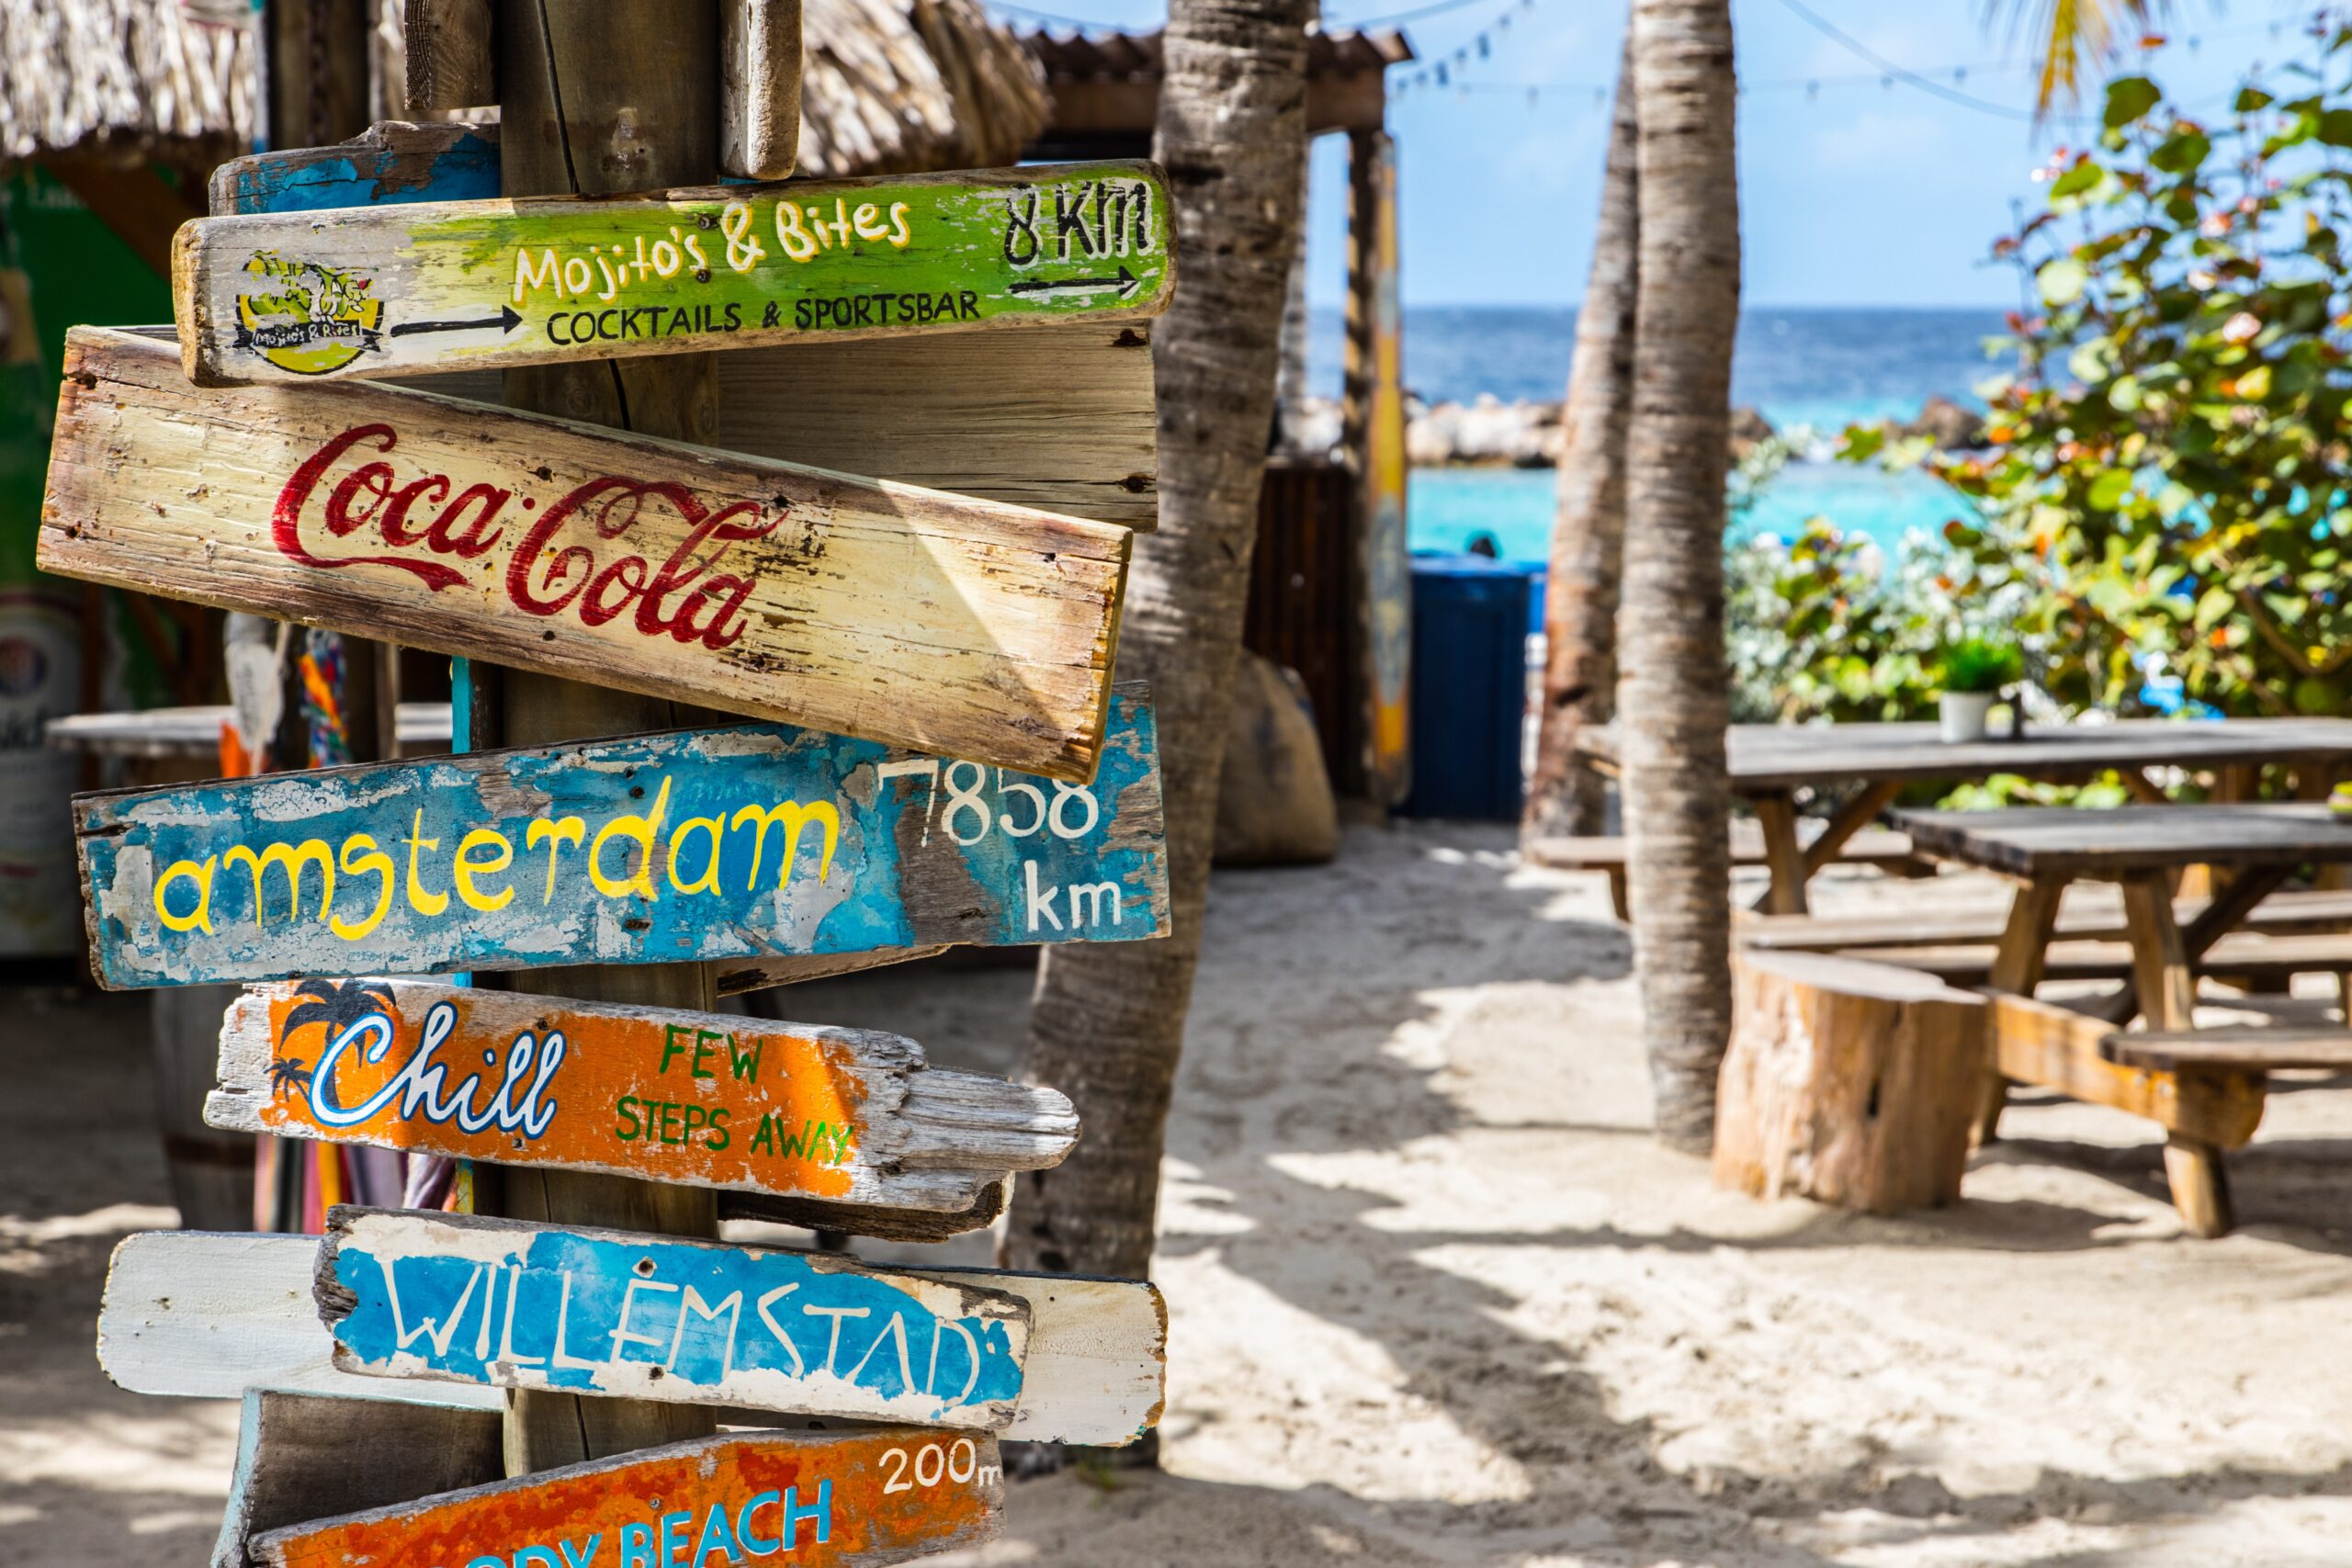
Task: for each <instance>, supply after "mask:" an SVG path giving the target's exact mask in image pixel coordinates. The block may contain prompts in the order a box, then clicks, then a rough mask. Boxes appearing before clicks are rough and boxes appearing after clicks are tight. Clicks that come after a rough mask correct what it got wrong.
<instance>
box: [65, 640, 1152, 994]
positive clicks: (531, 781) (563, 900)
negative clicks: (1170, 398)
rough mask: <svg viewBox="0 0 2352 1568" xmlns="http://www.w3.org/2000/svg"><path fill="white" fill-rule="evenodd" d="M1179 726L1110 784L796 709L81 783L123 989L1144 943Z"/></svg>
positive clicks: (112, 982)
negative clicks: (803, 720)
mask: <svg viewBox="0 0 2352 1568" xmlns="http://www.w3.org/2000/svg"><path fill="white" fill-rule="evenodd" d="M1158 744H1159V743H1158V739H1157V735H1156V732H1155V730H1154V728H1153V725H1152V716H1151V705H1150V699H1149V697H1148V695H1147V694H1145V692H1144V690H1143V689H1142V688H1141V687H1139V686H1128V687H1121V688H1119V689H1117V691H1116V692H1115V693H1114V696H1113V698H1112V704H1111V716H1110V737H1109V739H1108V741H1107V743H1106V744H1105V746H1104V749H1103V763H1102V768H1101V770H1100V772H1099V773H1097V774H1096V776H1095V780H1094V783H1093V784H1091V785H1079V784H1058V783H1056V782H1054V781H1052V780H1048V779H1041V778H1033V777H1029V776H1026V775H1023V774H1018V773H1009V772H1007V771H1005V770H1003V769H1000V768H990V767H984V766H982V765H981V764H979V763H978V762H970V761H948V760H946V759H944V758H939V757H931V756H923V755H920V754H917V753H912V752H907V751H901V750H891V749H890V748H888V747H885V746H883V745H881V744H879V743H877V742H874V741H867V740H855V739H848V738H845V737H842V736H837V735H823V734H819V733H817V732H815V731H813V730H805V729H796V728H790V727H788V726H783V725H746V726H742V727H739V728H728V729H718V730H700V731H684V730H682V731H676V732H673V733H668V734H662V735H650V736H637V737H632V738H629V739H619V740H603V741H588V742H582V743H580V744H576V745H569V746H561V747H555V748H549V749H545V750H540V749H532V750H507V751H480V752H472V753H469V754H467V755H464V756H457V757H435V758H424V759H416V760H413V761H401V762H387V763H378V764H370V765H368V766H364V767H356V768H336V769H330V770H324V771H321V772H314V773H285V774H277V775H265V776H263V777H260V778H254V779H238V780H225V781H221V782H220V783H215V784H195V785H187V786H181V787H178V788H174V789H169V790H162V791H114V792H109V793H106V794H99V795H81V796H77V797H76V798H75V801H74V822H75V832H76V837H77V840H78V847H79V849H80V852H81V859H82V873H83V880H84V886H85V892H86V895H87V898H88V908H87V918H88V923H89V930H90V946H91V951H92V952H93V953H96V955H97V971H98V976H99V979H100V981H101V982H102V983H103V984H105V985H107V986H108V987H117V988H119V987H142V986H172V985H183V984H187V983H190V982H198V981H205V982H209V981H220V980H274V979H285V978H291V977H296V976H336V975H441V974H448V973H452V972H455V971H458V970H465V969H519V968H526V967H530V966H533V965H537V964H659V963H669V962H683V961H689V960H691V961H707V960H720V959H739V958H765V957H785V956H794V955H803V954H851V953H871V952H877V951H884V950H889V949H897V948H908V947H922V946H926V945H931V944H936V943H956V942H977V943H986V944H1007V943H1024V942H1072V941H1079V942H1105V941H1107V942H1125V941H1130V940H1135V939H1138V938H1144V937H1153V936H1159V935H1161V934H1163V933H1164V932H1165V931H1167V929H1168V878H1167V869H1166V850H1165V846H1164V844H1163V841H1162V839H1161V829H1160V805H1159V750H1158Z"/></svg>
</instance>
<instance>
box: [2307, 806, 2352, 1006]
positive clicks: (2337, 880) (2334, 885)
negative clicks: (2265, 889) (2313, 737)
mask: <svg viewBox="0 0 2352 1568" xmlns="http://www.w3.org/2000/svg"><path fill="white" fill-rule="evenodd" d="M2336 777H2337V771H2336V768H2335V764H2334V763H2333V762H2324V761H2317V760H2313V761H2308V762H2298V763H2296V764H2295V798H2296V799H2298V800H2315V801H2324V800H2325V799H2326V798H2327V797H2328V796H2329V795H2331V794H2332V793H2334V791H2335V780H2336ZM2346 869H2347V868H2346V866H2345V865H2343V864H2342V863H2340V862H2334V861H2331V862H2329V863H2327V864H2325V865H2323V866H2320V867H2318V868H2316V869H2315V870H2314V871H2313V872H2312V886H2313V887H2315V888H2324V889H2327V890H2330V891H2334V890H2336V889H2340V888H2342V887H2343V886H2345V873H2346ZM2334 978H2335V1008H2336V1011H2337V1012H2339V1013H2341V1014H2342V1015H2343V1017H2344V1020H2345V1021H2346V1022H2347V1023H2352V971H2346V970H2342V969H2338V970H2337V971H2336V972H2335V976H2334Z"/></svg>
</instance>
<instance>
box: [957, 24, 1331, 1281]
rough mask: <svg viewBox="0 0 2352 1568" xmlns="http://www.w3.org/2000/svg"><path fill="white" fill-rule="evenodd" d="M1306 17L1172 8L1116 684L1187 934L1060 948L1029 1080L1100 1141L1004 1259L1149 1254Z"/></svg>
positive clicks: (1024, 1215) (1125, 1269) (1087, 1144)
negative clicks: (1155, 459)
mask: <svg viewBox="0 0 2352 1568" xmlns="http://www.w3.org/2000/svg"><path fill="white" fill-rule="evenodd" d="M1309 5H1310V0H1175V4H1174V5H1173V6H1172V7H1171V8H1170V16H1169V22H1168V33H1167V45H1166V58H1167V78H1166V82H1165V85H1163V86H1162V87H1161V89H1160V99H1159V146H1158V149H1157V153H1158V156H1159V161H1160V163H1162V164H1165V165H1166V166H1167V170H1168V187H1169V191H1170V195H1171V197H1172V198H1173V200H1174V202H1175V209H1176V210H1175V218H1176V236H1177V239H1176V243H1177V257H1178V275H1177V276H1178V279H1179V281H1178V283H1177V288H1176V297H1175V300H1174V302H1173V303H1172V304H1171V305H1170V307H1169V310H1168V313H1167V314H1166V315H1164V316H1162V317H1161V318H1160V319H1159V321H1157V322H1156V323H1154V330H1153V333H1152V347H1153V354H1152V364H1153V368H1154V370H1155V371H1156V373H1157V377H1156V378H1157V381H1158V396H1159V532H1157V533H1154V534H1148V535H1144V536H1141V537H1139V538H1138V539H1137V540H1136V552H1135V560H1134V564H1133V566H1132V567H1131V568H1130V570H1129V572H1128V579H1127V600H1126V609H1125V627H1124V630H1123V631H1122V633H1121V640H1120V649H1119V674H1120V675H1121V677H1122V678H1125V679H1133V678H1136V677H1137V676H1140V677H1142V678H1143V679H1145V680H1148V681H1149V682H1151V690H1152V697H1153V701H1154V705H1155V706H1156V707H1157V710H1158V714H1159V759H1160V777H1161V793H1162V797H1163V799H1164V801H1165V804H1166V814H1167V836H1168V870H1169V892H1170V904H1171V909H1172V914H1173V922H1172V924H1173V931H1172V933H1171V934H1170V935H1169V936H1166V937H1164V938H1161V939H1160V940H1159V941H1157V942H1106V943H1103V944H1100V945H1088V944H1085V943H1075V944H1072V945H1070V946H1068V947H1057V948H1048V949H1046V956H1045V958H1044V960H1043V962H1042V964H1041V966H1040V968H1039V971H1038V976H1037V995H1036V1001H1035V1009H1034V1010H1033V1012H1032V1014H1031V1019H1030V1034H1029V1061H1028V1072H1029V1076H1030V1077H1031V1078H1032V1080H1033V1081H1035V1082H1038V1083H1048V1084H1052V1085H1053V1086H1054V1087H1056V1088H1057V1089H1060V1090H1062V1092H1064V1093H1065V1094H1067V1095H1069V1097H1070V1099H1071V1100H1073V1101H1075V1102H1076V1104H1077V1106H1078V1111H1079V1115H1080V1117H1081V1118H1083V1120H1084V1122H1085V1124H1086V1134H1085V1136H1084V1137H1083V1138H1082V1139H1081V1140H1080V1143H1079V1146H1078V1151H1077V1153H1075V1154H1074V1155H1072V1156H1070V1158H1069V1160H1068V1161H1066V1162H1065V1163H1064V1164H1062V1165H1061V1166H1060V1167H1058V1168H1056V1169H1053V1170H1050V1171H1038V1172H1036V1173H1035V1174H1034V1175H1027V1176H1023V1178H1022V1179H1021V1180H1020V1182H1019V1184H1018V1185H1017V1186H1016V1188H1015V1190H1014V1193H1013V1201H1012V1213H1011V1214H1010V1216H1009V1218H1008V1220H1007V1225H1006V1231H1005V1235H1004V1239H1003V1242H1002V1245H1001V1247H1000V1249H999V1250H1000V1252H1001V1255H1002V1257H1003V1258H1004V1260H1005V1262H1006V1263H1007V1265H1008V1266H1009V1267H1012V1268H1016V1269H1043V1270H1047V1271H1051V1272H1083V1273H1091V1274H1112V1275H1118V1276H1121V1277H1125V1278H1129V1279H1135V1278H1140V1277H1142V1276H1143V1274H1144V1273H1145V1272H1146V1271H1147V1270H1148V1268H1149V1266H1150V1263H1151V1252H1152V1243H1153V1238H1154V1235H1155V1233H1156V1230H1157V1225H1158V1218H1159V1156H1160V1145H1161V1139H1162V1135H1163V1133H1164V1131H1165V1126H1166V1122H1167V1119H1168V1102H1169V1098H1170V1093H1171V1091H1172V1089H1173V1087H1174V1083H1175V1076H1176V1058H1177V1054H1178V1052H1179V1051H1180V1050H1181V1049H1182V1045H1183V1039H1184V1013H1185V1009H1186V1008H1187V1006H1188V1005H1189V1004H1190V1002H1191V999H1192V990H1193V966H1194V964H1196V962H1197V961H1198V959H1199V957H1200V947H1201V914H1202V908H1203V906H1204V904H1205V903H1206V902H1207V897H1208V876H1209V850H1210V842H1211V839H1212V836H1213V832H1214V829H1215V824H1216V788H1217V775H1218V772H1219V770H1220V768H1221V767H1222V765H1223V760H1224V750H1225V728H1226V715H1227V708H1228V706H1229V705H1230V703H1231V697H1232V685H1233V670H1234V663H1235V659H1236V656H1237V654H1238V651H1239V649H1240V644H1241V620H1242V605H1243V594H1244V592H1245V590H1246V589H1247V587H1248V583H1249V573H1250V550H1251V547H1252V546H1253V543H1254V541H1255V538H1256V535H1257V527H1258V487H1259V482H1260V480H1261V477H1262V474H1263V470H1264V468H1265V454H1266V431H1267V422H1268V420H1269V419H1270V418H1271V417H1272V410H1273V399H1274V375H1275V369H1276V366H1277V363H1278V360H1279V357H1280V339H1281V329H1282V312H1283V284H1284V282H1285V280H1286V279H1287V277H1288V276H1289V272H1290V258H1291V253H1292V250H1293V249H1294V248H1295V246H1296V244H1297V243H1298V233H1299V227H1300V212H1299V192H1300V185H1301V181H1300V169H1301V165H1302V164H1303V162H1304V160H1305V158H1306V115H1305V105H1306V86H1305V83H1306V17H1307V16H1308V15H1309V14H1310V10H1309Z"/></svg>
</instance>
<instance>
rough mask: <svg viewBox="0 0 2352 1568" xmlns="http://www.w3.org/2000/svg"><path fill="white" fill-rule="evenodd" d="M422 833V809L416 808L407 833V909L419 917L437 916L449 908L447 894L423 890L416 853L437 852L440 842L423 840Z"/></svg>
mask: <svg viewBox="0 0 2352 1568" xmlns="http://www.w3.org/2000/svg"><path fill="white" fill-rule="evenodd" d="M440 847H441V840H438V839H428V838H425V837H424V807H417V811H416V818H415V820H414V821H413V822H412V823H411V824H410V825H409V833H408V901H409V907H410V908H413V909H414V910H415V911H416V912H417V913H418V914H420V915H437V914H439V913H440V912H441V911H442V910H444V909H446V908H448V907H449V896H448V895H447V893H427V892H426V891H425V890H424V883H423V882H422V881H420V880H419V879H418V877H417V874H416V852H417V851H419V850H437V849H439V848H440Z"/></svg>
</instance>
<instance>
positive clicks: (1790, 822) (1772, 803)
mask: <svg viewBox="0 0 2352 1568" xmlns="http://www.w3.org/2000/svg"><path fill="white" fill-rule="evenodd" d="M1755 806H1756V821H1757V825H1758V827H1760V828H1762V829H1764V863H1765V865H1766V866H1768V867H1769V868H1770V870H1771V873H1772V886H1770V887H1769V888H1767V889H1765V893H1764V897H1763V898H1762V899H1761V900H1760V901H1759V902H1760V904H1761V907H1762V908H1763V910H1764V912H1765V913H1766V914H1768V915H1802V914H1804V912H1805V901H1804V883H1805V861H1804V846H1803V845H1801V844H1799V843H1798V842H1797V807H1796V802H1794V801H1792V800H1791V799H1790V798H1789V797H1788V796H1787V795H1758V796H1756V797H1755Z"/></svg>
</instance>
